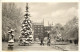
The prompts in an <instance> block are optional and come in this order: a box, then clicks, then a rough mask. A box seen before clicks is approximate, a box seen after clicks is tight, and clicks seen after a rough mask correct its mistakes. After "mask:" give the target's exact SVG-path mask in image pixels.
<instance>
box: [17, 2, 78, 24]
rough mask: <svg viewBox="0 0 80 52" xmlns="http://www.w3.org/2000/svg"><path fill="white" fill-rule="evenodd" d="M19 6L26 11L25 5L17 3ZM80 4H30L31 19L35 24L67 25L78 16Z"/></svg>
mask: <svg viewBox="0 0 80 52" xmlns="http://www.w3.org/2000/svg"><path fill="white" fill-rule="evenodd" d="M17 6H18V7H20V8H21V9H22V11H23V12H24V11H25V7H26V4H25V3H17ZM77 10H78V3H70V2H69V3H68V2H66V3H65V2H64V3H61V2H60V3H58V2H57V3H54V2H53V3H29V12H30V14H31V17H30V19H31V20H32V21H33V22H42V21H43V19H44V25H48V21H49V23H50V24H51V23H52V22H53V24H54V25H55V24H56V23H61V24H62V25H65V24H66V22H68V21H69V20H71V19H72V18H73V17H74V16H77V15H78V11H77Z"/></svg>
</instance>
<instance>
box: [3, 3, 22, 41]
mask: <svg viewBox="0 0 80 52" xmlns="http://www.w3.org/2000/svg"><path fill="white" fill-rule="evenodd" d="M21 17H22V12H21V9H20V8H18V7H17V6H16V4H15V3H2V40H7V39H8V36H7V32H8V30H9V29H10V28H12V29H16V31H15V37H17V36H18V34H19V32H20V25H21V24H20V18H21Z"/></svg>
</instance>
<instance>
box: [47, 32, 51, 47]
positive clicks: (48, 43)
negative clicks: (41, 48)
mask: <svg viewBox="0 0 80 52" xmlns="http://www.w3.org/2000/svg"><path fill="white" fill-rule="evenodd" d="M50 43H51V41H50V34H49V33H48V42H47V45H49V46H50Z"/></svg>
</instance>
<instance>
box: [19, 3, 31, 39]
mask: <svg viewBox="0 0 80 52" xmlns="http://www.w3.org/2000/svg"><path fill="white" fill-rule="evenodd" d="M28 9H29V8H28V3H27V6H26V11H25V12H26V14H25V15H24V21H23V22H22V26H21V27H22V29H21V36H20V37H21V38H26V41H29V40H32V39H31V38H32V24H31V20H30V18H29V17H30V14H29V11H28Z"/></svg>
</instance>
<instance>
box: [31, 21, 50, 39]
mask: <svg viewBox="0 0 80 52" xmlns="http://www.w3.org/2000/svg"><path fill="white" fill-rule="evenodd" d="M32 27H33V31H34V32H33V34H34V40H36V38H40V37H47V36H48V35H47V31H51V25H50V24H49V23H48V26H44V20H43V22H42V23H33V25H32Z"/></svg>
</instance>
